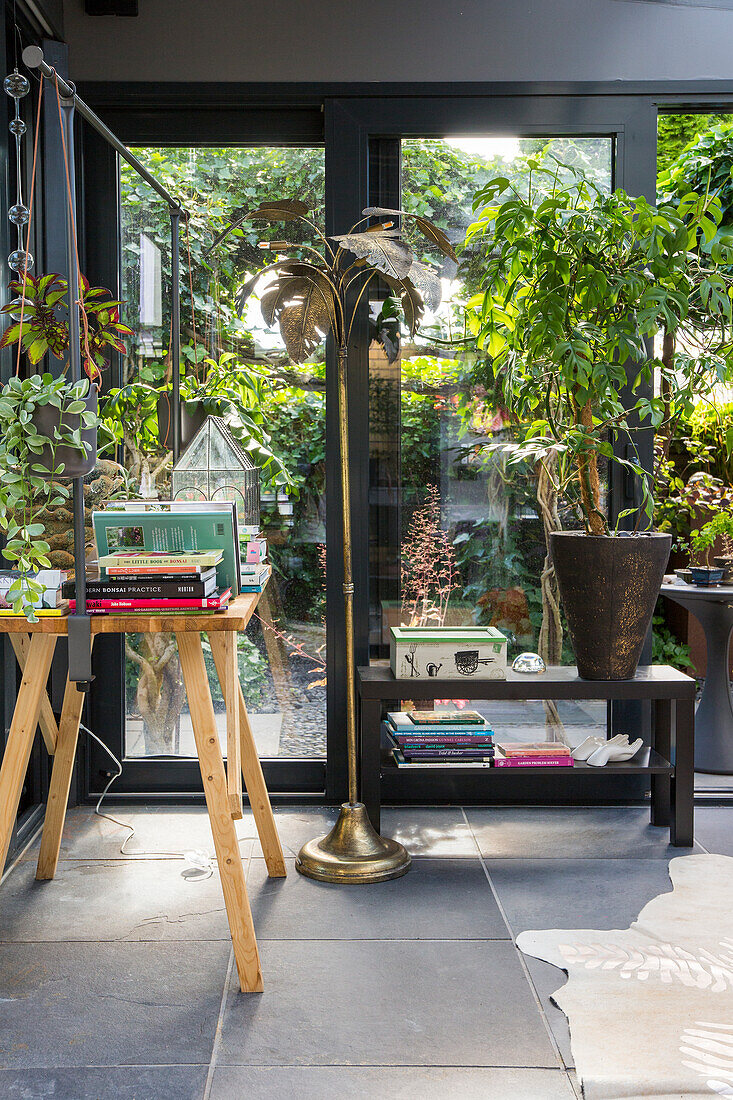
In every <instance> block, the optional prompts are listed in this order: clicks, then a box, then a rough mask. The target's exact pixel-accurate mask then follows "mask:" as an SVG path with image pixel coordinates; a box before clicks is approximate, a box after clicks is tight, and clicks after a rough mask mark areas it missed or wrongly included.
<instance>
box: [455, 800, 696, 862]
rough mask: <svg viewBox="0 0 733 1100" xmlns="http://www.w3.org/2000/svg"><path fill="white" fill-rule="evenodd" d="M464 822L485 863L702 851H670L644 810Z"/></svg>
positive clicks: (477, 814) (540, 813)
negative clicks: (472, 835) (510, 860)
mask: <svg viewBox="0 0 733 1100" xmlns="http://www.w3.org/2000/svg"><path fill="white" fill-rule="evenodd" d="M466 816H467V818H468V822H469V824H470V826H471V828H472V829H473V832H474V835H475V836H476V839H477V841H478V844H479V848H480V849H481V853H482V855H484V856H487V857H489V858H492V857H493V858H513V857H518V858H526V859H557V858H558V857H562V858H563V859H567V860H570V859H595V858H603V859H628V858H630V857H633V858H636V859H671V858H673V857H674V856H681V855H689V854H690V852H692V851H698V852H699V851H701V850H702V849H701V848H700V846H699V844H698V845H696V847H695V848H694V849H693V848H673V847H672V846H671V844H670V843H669V830H668V829H663V828H659V827H655V826H653V825H650V824H649V811H648V809H646V808H645V807H643V806H639V807H636V806H607V807H604V806H595V807H589V806H572V807H567V808H565V807H551V808H550V807H547V808H540V807H525V806H512V807H503V806H501V807H493V808H491V809H473V808H470V809H469V808H467V809H466Z"/></svg>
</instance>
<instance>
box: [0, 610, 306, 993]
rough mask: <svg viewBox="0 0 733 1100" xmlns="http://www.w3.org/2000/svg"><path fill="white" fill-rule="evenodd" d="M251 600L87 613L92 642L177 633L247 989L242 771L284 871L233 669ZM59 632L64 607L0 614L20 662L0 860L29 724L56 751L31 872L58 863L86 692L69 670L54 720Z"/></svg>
mask: <svg viewBox="0 0 733 1100" xmlns="http://www.w3.org/2000/svg"><path fill="white" fill-rule="evenodd" d="M258 600H259V595H258V594H246V595H241V596H238V597H237V598H236V599H234V600H232V602H231V604H230V605H229V608H228V609H227V610H226V611H221V612H212V613H211V614H210V615H185V614H182V615H180V616H178V615H151V614H123V615H95V616H92V622H91V629H92V642H93V641H94V638H95V637H96V635H97V634H123V633H131V634H137V633H158V632H160V633H174V634H175V635H176V640H177V642H178V650H179V654H180V658H181V669H182V671H183V682H184V685H185V688H186V694H187V696H188V706H189V710H190V712H191V722H192V725H193V733H194V738H195V741H196V750H197V753H198V758H199V764H200V767H201V777H202V779H203V784H204V794H205V795H206V806H207V809H208V812H209V820H210V822H211V831H212V833H213V837H214V848H215V851H216V858H217V862H218V865H219V874H220V878H221V885H222V890H223V893H224V902H225V905H226V911H227V917H228V918H229V928H230V931H231V936H232V945H233V948H234V956H235V959H236V963H237V971H238V973H239V983H240V987H241V989H242V991H243V992H246V993H259V992H261V991H262V971H261V968H260V958H259V952H258V950H257V940H256V938H255V930H254V925H253V923H252V913H251V910H250V906H249V899H248V897H247V888H246V885H245V878H244V867H243V864H242V858H241V855H240V850H239V842H238V840H237V834H236V829H235V825H234V822H235V820H236V819H237V818H241V817H242V816H243V811H242V777H244V785H245V788H246V791H247V794H248V796H249V801H250V806H251V808H252V813H253V816H254V819H255V824H256V826H257V832H258V834H259V838H260V842H261V844H262V850H263V853H264V856H265V861H266V863H267V871H268V874H269V875H270V877H271V878H284V877H285V873H286V872H285V861H284V859H283V852H282V847H281V845H280V840H279V837H278V834H277V829H276V827H275V820H274V818H273V815H272V808H271V806H270V799H269V796H268V793H267V787H266V786H265V780H264V777H263V775H262V768H261V766H260V761H259V757H258V756H257V750H256V747H255V743H254V738H253V736H252V730H251V728H250V724H249V719H248V717H247V708H246V706H245V704H244V698H243V696H242V691H241V688H240V686H239V677H238V671H237V634H238V632H239V631H241V630H244V629H245V628H246V626H247V623H248V622H249V620H250V618H251V616H252V613H253V612H254V610H255V608H256V606H257V602H258ZM202 632H203V633H206V634H207V636H208V639H209V642H210V644H211V651H212V654H213V657H214V662H215V664H216V671H217V675H218V677H219V681H220V683H221V688H222V694H223V696H224V700H225V703H226V721H227V765H226V768H225V766H224V760H223V757H222V752H221V747H220V744H219V735H218V732H217V727H216V719H215V716H214V707H213V703H212V700H211V692H210V690H209V681H208V677H207V674H206V665H205V663H204V653H203V649H202V646H201V634H202ZM66 633H67V619H66V618H64V617H61V618H51V617H49V618H42V619H39V621H38V622H36V623H29V622H27V621H26V619H24V618H21V617H18V618H15V617H12V618H11V617H9V616H6V617H1V618H0V634H7V635H9V637H10V642H11V644H12V646H13V649H14V651H15V655H16V657H17V660H18V663H19V665H20V668H21V672H22V678H21V683H20V688H19V690H18V696H17V700H16V704H15V710H14V713H13V720H12V723H11V726H10V731H9V733H8V738H7V743H6V746H5V754H4V756H3V760H2V766H0V870H1V869H2V867H3V866H4V863H5V859H6V856H7V853H8V846H9V844H10V835H11V831H12V828H13V823H14V821H15V817H16V814H17V812H18V803H19V801H20V793H21V789H22V786H23V780H24V778H25V773H26V769H27V767H28V760H29V757H30V753H31V748H32V745H33V740H34V737H35V732H36V728H37V727H39V726H40V729H41V734H42V736H43V740H44V742H45V745H46V748H47V750H48V752H49V753H50V754H51V755H52V756H53V770H52V772H51V783H50V789H49V793H48V803H47V807H46V817H45V821H44V826H43V835H42V839H41V849H40V854H39V857H38V869H37V871H36V878H37V879H51V878H53V877H54V874H55V873H56V865H57V863H58V858H59V851H60V848H61V834H62V832H63V827H64V818H65V816H66V807H67V803H68V799H69V788H70V785H71V774H72V771H73V767H74V758H75V756H76V746H77V740H78V735H79V723H80V721H81V714H82V708H83V706H84V698H85V694H84V692H81V691H78V690H77V687H76V684H75V683H73V682H70V681H68V680H67V683H66V690H65V692H64V701H63V707H62V711H61V718H60V720H59V722H58V725H57V723H56V718H55V716H54V713H53V710H52V708H51V703H50V701H49V698H48V695H47V694H46V682H47V680H48V674H49V670H50V668H51V659H52V657H53V653H54V649H55V647H56V642H57V640H58V638H60V637H63V636H64V635H66ZM92 690H94V686H92Z"/></svg>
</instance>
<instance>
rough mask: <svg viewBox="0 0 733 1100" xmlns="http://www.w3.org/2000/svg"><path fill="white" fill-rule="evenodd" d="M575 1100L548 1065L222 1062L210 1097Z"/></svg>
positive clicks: (560, 1075)
mask: <svg viewBox="0 0 733 1100" xmlns="http://www.w3.org/2000/svg"><path fill="white" fill-rule="evenodd" d="M289 1095H297V1096H298V1098H299V1100H374V1098H375V1097H384V1098H385V1100H486V1098H487V1097H495V1098H496V1100H573V1098H574V1096H575V1093H574V1092H573V1089H572V1087H571V1085H570V1083H569V1080H568V1076H567V1074H566V1073H564V1072H563V1071H562V1070H552V1069H460V1068H452V1067H451V1068H442V1067H440V1068H438V1067H426V1066H420V1067H419V1068H415V1067H410V1068H406V1067H399V1066H369V1067H359V1068H358V1069H353V1068H349V1067H345V1066H308V1067H304V1066H283V1067H270V1066H266V1067H265V1066H256V1067H254V1066H222V1067H219V1068H217V1069H216V1070H215V1071H214V1076H213V1082H212V1089H211V1095H210V1100H242V1097H244V1096H246V1097H247V1100H272V1098H273V1097H281V1096H289Z"/></svg>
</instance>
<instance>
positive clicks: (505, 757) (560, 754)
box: [494, 741, 575, 768]
mask: <svg viewBox="0 0 733 1100" xmlns="http://www.w3.org/2000/svg"><path fill="white" fill-rule="evenodd" d="M574 763H575V762H574V760H573V757H572V753H571V751H570V749H569V748H568V746H567V745H563V744H562V743H561V742H557V743H556V742H554V741H542V742H534V743H533V742H507V743H504V744H497V746H496V749H495V756H494V766H495V767H497V768H572V767H573V764H574Z"/></svg>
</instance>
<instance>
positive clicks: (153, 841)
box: [23, 804, 256, 862]
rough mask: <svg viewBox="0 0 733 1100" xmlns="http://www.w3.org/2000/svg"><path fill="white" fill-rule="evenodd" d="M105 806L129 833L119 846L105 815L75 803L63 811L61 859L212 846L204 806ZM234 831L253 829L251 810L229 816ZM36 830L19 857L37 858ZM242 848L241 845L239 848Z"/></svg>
mask: <svg viewBox="0 0 733 1100" xmlns="http://www.w3.org/2000/svg"><path fill="white" fill-rule="evenodd" d="M105 812H108V813H109V814H111V816H112V817H115V818H117V819H118V820H119V821H121V822H125V823H126V824H127V823H129V824H130V825H132V826H133V827H134V829H135V835H134V836H133V837H132V839H131V840H130V841H129V843H128V844H127V845H126V847H125V855H121V854H120V848H121V846H122V844H123V843H124V842H125V840H126V839H127V837H128V836H129V835H130V834H129V830H127V829H125V828H121V827H120V826H119V825H116V824H115V823H114V822H112V821H110V820H109V819H108V818H106V817H100V816H99V815H98V814H95V813H94V807H93V806H75V807H73V808H72V809H70V810H69V811H68V813H67V815H66V822H65V824H64V832H63V836H62V839H61V857H60V858H61V859H86V860H91V859H104V860H109V859H124V858H125V856H127V858H129V857H130V856H155V855H164V856H168V855H173V856H175V855H180V854H181V853H182V852H184V851H186V850H187V849H190V848H200V849H202V850H203V851H206V852H211V853H213V851H214V842H213V840H212V836H211V825H210V824H209V817H208V814H207V813H206V807H204V806H191V807H188V808H186V807H180V806H148V805H139V804H136V805H134V806H125V805H122V806H117V805H110V806H105ZM235 824H236V828H237V836H238V837H240V839H242V841H243V844H244V840H245V838H246V839H251V838H253V837H254V836H255V835H256V831H255V828H254V822H253V820H252V818H251V815H250V814H248V813H245V816H244V818H243V819H242V820H241V821H237V822H235ZM39 845H40V836H39V837H37V838H36V841H35V843H34V844H33V845H32V846H31V847H30V848H28V849H27V851H26V852H25V853H24V855H23V861H24V862H26V861H27V862H30V861H33V860H36V859H37V858H38V848H39ZM243 850H244V849H243Z"/></svg>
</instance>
